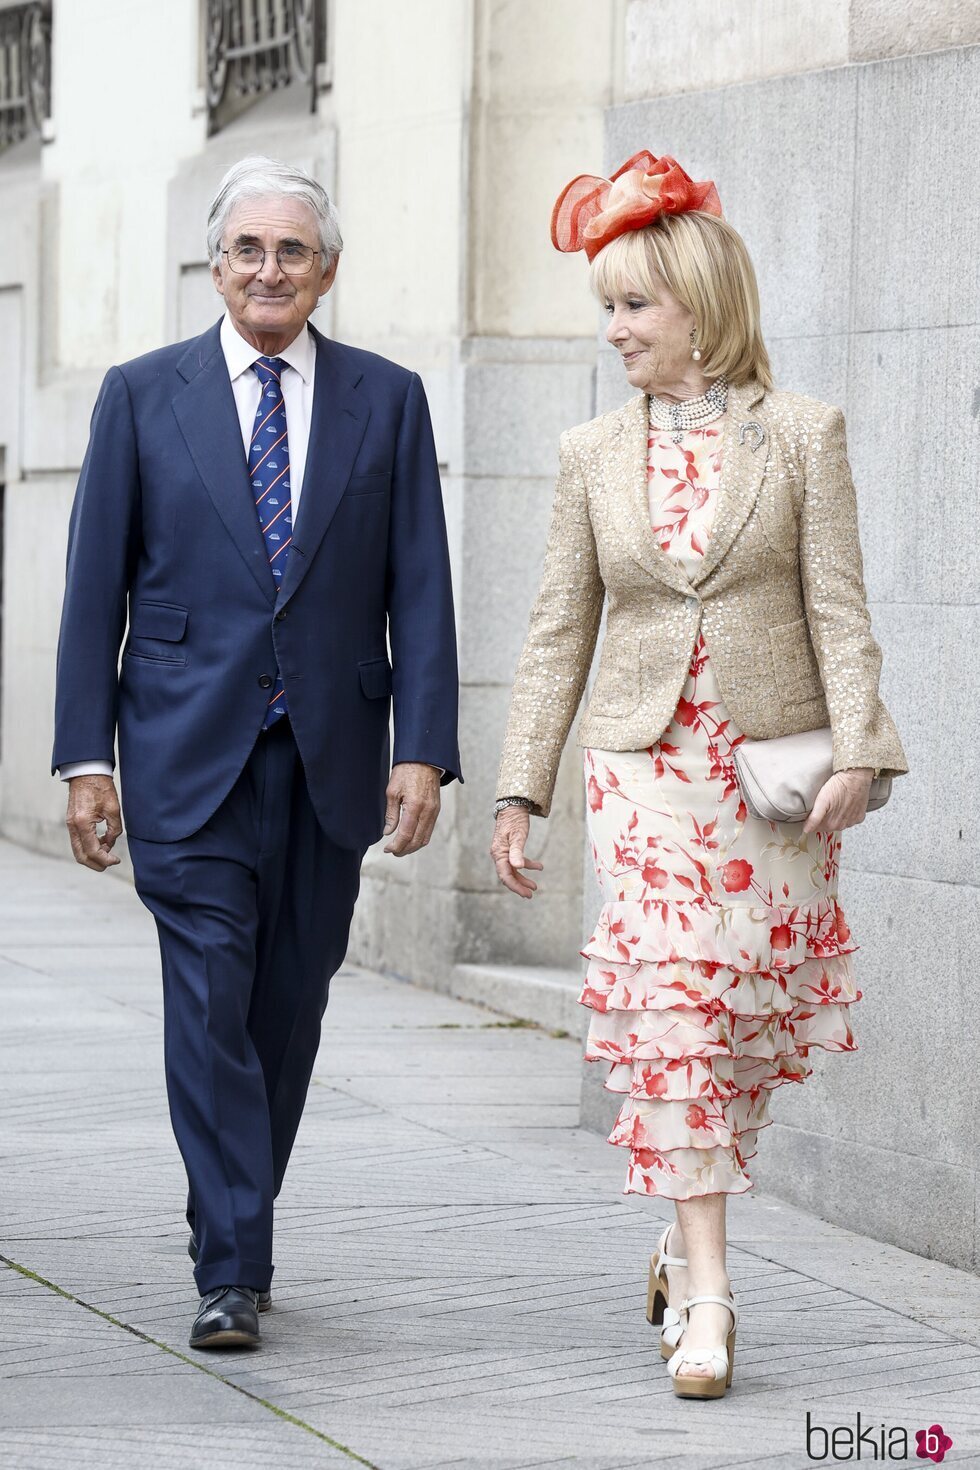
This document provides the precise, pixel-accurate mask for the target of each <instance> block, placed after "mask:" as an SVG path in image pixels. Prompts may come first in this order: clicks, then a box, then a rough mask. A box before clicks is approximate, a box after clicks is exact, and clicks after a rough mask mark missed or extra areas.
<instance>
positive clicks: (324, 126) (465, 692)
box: [0, 0, 980, 1266]
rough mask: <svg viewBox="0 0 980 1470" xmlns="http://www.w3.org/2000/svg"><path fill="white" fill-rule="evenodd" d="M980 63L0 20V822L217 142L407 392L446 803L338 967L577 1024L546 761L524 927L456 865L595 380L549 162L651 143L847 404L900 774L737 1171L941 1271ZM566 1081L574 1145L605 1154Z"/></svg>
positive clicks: (564, 12)
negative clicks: (433, 493) (118, 426)
mask: <svg viewBox="0 0 980 1470" xmlns="http://www.w3.org/2000/svg"><path fill="white" fill-rule="evenodd" d="M978 42H980V4H978V3H977V0H956V3H950V0H942V3H941V0H924V3H920V4H918V5H912V4H911V3H904V0H823V3H821V4H820V5H819V6H816V5H813V6H808V7H800V6H799V5H797V4H794V3H792V0H726V3H724V4H722V3H721V0H409V3H407V4H396V3H394V0H167V3H166V4H163V3H161V0H86V3H85V4H84V5H81V4H78V3H76V0H35V3H31V4H24V3H17V4H10V3H7V0H0V53H2V54H3V62H4V64H3V66H0V201H2V208H3V218H4V223H5V228H4V230H3V232H2V238H0V334H2V338H3V341H4V343H5V346H6V349H7V351H6V357H7V363H8V375H7V381H6V392H5V393H3V394H0V453H2V465H0V482H2V484H3V520H2V526H3V583H2V604H0V608H2V625H3V628H2V703H0V742H2V746H0V826H2V830H3V832H4V833H5V834H6V835H8V836H9V837H12V838H14V839H15V840H18V841H22V842H25V843H28V844H30V845H33V846H37V847H40V848H42V849H44V850H47V851H50V852H55V853H59V854H62V855H64V854H65V853H66V851H67V844H66V840H65V835H64V825H63V821H64V792H63V790H62V788H61V787H60V785H59V784H58V783H57V782H54V781H52V780H51V778H50V775H49V773H48V766H47V754H48V750H49V746H50V729H51V709H52V700H53V670H54V650H55V644H56V638H57V626H58V617H59V612H60V595H61V585H62V578H63V558H64V546H65V534H66V528H67V518H68V511H69V508H70V504H71V497H72V493H73V490H74V483H75V478H76V476H77V472H78V467H79V465H80V462H81V457H82V454H83V453H84V448H85V442H86V437H87V429H88V419H89V415H90V412H91V408H92V405H93V403H94V399H95V395H96V392H97V390H98V385H99V382H100V380H101V377H102V374H103V373H104V371H105V369H106V368H107V367H108V366H109V365H110V364H111V363H113V362H117V361H121V360H125V359H126V358H129V357H132V356H134V355H136V354H138V353H140V352H143V351H147V350H149V349H151V348H153V347H156V346H158V345H160V344H161V343H163V342H165V341H173V340H177V339H179V338H183V337H187V336H190V335H192V334H194V333H196V332H198V331H200V330H202V329H203V328H204V327H206V326H207V325H208V324H209V323H210V322H212V321H213V320H215V319H216V318H217V316H218V315H219V314H220V311H219V301H218V298H217V296H216V295H215V294H214V291H213V286H212V284H211V280H210V275H209V271H208V266H207V259H206V252H205V247H204V217H205V212H206V206H207V201H208V199H209V197H210V195H211V193H212V191H213V189H214V186H215V184H216V182H217V179H218V178H219V177H220V175H221V173H222V172H223V170H224V169H225V167H227V165H228V164H229V163H230V162H232V161H233V160H235V159H237V158H240V157H242V156H243V155H245V154H247V153H253V152H262V153H267V154H272V155H276V156H281V157H284V158H288V159H291V160H293V161H295V162H298V163H301V164H303V165H304V166H306V167H308V168H310V169H312V170H313V171H314V172H315V173H316V174H317V176H318V177H319V178H321V179H322V181H323V182H324V183H325V184H326V185H327V187H328V188H329V189H330V191H331V192H332V194H333V195H334V197H335V199H336V201H337V204H338V207H339V211H340V216H341V223H342V226H343V231H344V238H345V246H346V248H345V252H344V256H343V259H342V262H341V267H340V272H339V276H338V281H337V285H336V286H335V288H334V290H333V291H332V292H331V293H330V294H329V296H328V297H327V298H326V300H325V303H324V305H323V306H322V307H321V308H320V310H319V312H318V316H317V318H316V320H317V322H318V325H319V326H320V327H321V329H322V330H324V331H326V332H328V333H332V334H334V335H336V336H338V337H339V338H341V339H342V340H345V341H348V342H352V343H355V344H356V345H359V346H364V347H368V348H371V349H373V350H375V351H379V352H382V353H384V354H385V355H386V356H389V357H393V358H395V359H396V360H398V361H400V362H403V363H405V364H406V365H408V366H411V367H412V368H413V369H415V370H417V371H418V372H419V373H420V374H421V376H422V378H423V381H424V383H425V387H426V391H427V393H428V396H429V401H430V405H431V408H432V413H433V420H434V426H435V431H436V440H437V448H438V453H439V458H440V463H441V467H442V473H443V484H444V493H445V503H446V510H447V516H448V520H449V527H450V539H451V546H452V553H453V562H454V576H455V586H456V596H457V606H458V634H459V645H460V665H461V675H462V686H463V687H462V705H461V712H462V727H461V748H462V762H463V770H464V775H465V777H466V781H465V785H464V786H462V787H460V786H457V785H453V786H451V787H449V788H446V789H445V791H444V803H443V813H442V816H441V818H440V823H439V827H438V829H437V834H436V838H435V840H434V841H433V843H432V844H431V846H430V847H429V848H428V849H426V850H425V851H424V852H423V853H421V854H418V855H417V856H416V857H414V858H412V859H410V860H408V861H398V860H395V859H393V858H390V857H386V856H385V855H384V854H383V853H382V852H381V850H380V847H379V848H378V849H375V850H374V851H373V852H372V853H371V854H369V856H368V858H367V860H366V862H365V866H364V873H363V885H362V898H361V903H360V906H359V910H358V915H357V919H356V922H355V931H354V935H353V940H352V954H353V956H354V957H355V958H357V959H359V960H361V961H362V962H364V963H368V964H371V965H375V966H378V967H379V968H382V969H385V970H388V971H390V972H393V973H397V974H401V975H404V976H406V977H408V978H411V979H414V980H418V981H420V982H423V983H426V984H430V985H434V986H437V987H441V988H445V989H452V990H455V991H456V992H458V993H461V994H465V995H469V996H472V997H473V998H477V999H483V1000H486V1001H488V1002H489V1003H491V1004H494V1005H497V1006H498V1007H500V1008H501V1009H504V1010H507V1011H509V1012H511V1013H512V1014H515V1015H526V1016H530V1017H533V1018H538V1019H542V1020H544V1022H545V1023H546V1024H548V1025H549V1026H552V1027H561V1028H563V1029H566V1030H574V1031H578V1030H579V1029H581V1021H580V1008H577V1007H576V1005H575V994H576V990H577V984H578V977H579V957H578V948H579V945H580V944H581V942H582V940H583V937H584V934H585V933H587V932H588V930H589V929H590V928H591V925H592V921H593V918H594V915H595V911H596V909H597V906H598V899H597V896H596V894H595V892H594V888H593V884H592V880H591V877H590V875H589V874H588V871H587V865H586V863H585V854H584V851H583V825H582V824H583V811H582V794H581V789H580V776H579V762H578V752H577V751H576V749H575V748H574V747H571V746H570V748H569V750H568V752H567V753H566V758H565V761H564V764H563V769H562V772H561V776H560V779H559V788H558V794H557V798H556V802H555V807H554V812H553V815H552V816H551V817H550V819H549V820H548V822H547V823H535V826H534V839H535V849H534V850H535V852H536V854H537V855H539V856H541V857H542V858H543V860H544V862H545V864H546V871H545V882H544V884H543V885H542V888H541V891H540V892H539V894H538V896H537V897H536V899H535V901H534V903H533V904H526V903H518V902H516V901H515V900H513V899H512V898H511V897H510V896H509V895H507V894H506V893H505V892H504V891H503V890H502V889H501V888H500V887H499V885H498V884H497V881H496V878H495V875H494V873H493V869H492V867H491V865H490V863H489V860H488V856H487V852H488V846H489V840H490V832H491V823H490V819H489V815H488V813H489V808H490V804H491V799H492V795H493V790H494V786H495V776H496V766H497V757H498V751H499V745H500V738H501V732H502V729H503V723H504V719H505V716H506V709H507V702H508V694H509V682H510V679H511V676H512V673H513V669H514V666H515V664H516V661H517V656H518V653H519V651H520V646H521V642H522V639H523V635H524V630H525V627H526V620H527V613H528V609H529V606H530V602H531V599H532V597H533V594H534V590H535V586H536V581H537V576H538V571H539V568H540V563H541V556H542V553H543V548H544V539H545V534H546V529H547V523H548V518H549V514H550V500H551V488H552V483H553V475H554V470H555V466H556V461H557V455H556V447H557V441H558V435H559V433H560V432H561V430H562V429H564V428H566V427H568V426H569V425H571V424H573V423H576V422H579V421H581V420H583V419H587V418H589V417H591V416H592V415H593V414H594V413H595V412H597V411H602V410H604V409H606V408H608V407H611V406H613V405H615V404H616V403H618V402H620V401H622V399H623V398H624V397H625V396H626V392H627V391H628V390H626V389H625V385H624V384H623V383H622V381H621V379H620V378H619V365H618V363H617V362H616V361H615V360H613V358H612V357H611V354H610V353H609V352H608V350H607V349H606V348H605V344H604V342H603V341H602V338H601V336H597V331H596V327H597V315H596V309H595V306H594V304H593V303H592V302H591V301H590V300H589V297H588V294H587V291H586V288H585V279H584V269H583V265H582V261H581V260H580V259H579V258H577V257H570V258H561V257H558V256H556V255H555V254H554V252H553V250H552V248H551V245H550V242H549V239H548V230H547V223H548V217H549V213H550V209H551V204H552V202H553V200H554V197H555V195H556V193H557V192H558V189H559V188H560V187H561V185H562V184H564V183H565V182H566V180H567V179H568V178H569V177H570V176H571V175H572V174H574V173H577V172H602V171H604V170H605V169H608V168H611V167H614V166H616V165H617V164H618V163H620V162H621V161H622V160H623V159H624V158H625V157H627V156H628V155H629V154H630V153H632V152H634V151H635V150H636V149H637V148H639V147H644V146H648V147H650V148H652V149H653V150H654V151H656V152H659V153H664V152H667V153H671V154H674V155H676V156H677V157H679V158H680V159H681V161H682V162H683V163H684V165H685V166H686V167H687V168H688V169H689V171H690V172H691V173H692V174H693V175H694V176H695V177H697V178H713V179H715V180H716V181H717V183H718V187H719V192H720V194H721V198H722V201H723V204H724V207H725V211H726V214H727V215H728V217H729V218H730V219H731V221H732V223H733V224H735V225H736V227H737V228H739V229H740V230H741V231H742V233H743V234H744V235H745V237H746V239H747V241H748V244H749V247H750V249H751V251H752V254H753V257H754V259H755V261H756V264H757V268H758V272H759V277H760V287H761V291H762V299H763V323H764V327H765V330H766V335H767V340H768V341H769V344H770V347H771V350H772V354H773V358H774V364H775V368H776V373H777V378H778V381H779V382H780V384H781V385H783V386H786V387H792V388H795V389H798V390H799V391H803V392H809V393H814V394H816V395H818V396H820V397H823V398H826V399H828V400H830V401H832V402H835V403H839V404H841V405H842V406H844V408H845V410H846V412H847V418H848V428H849V439H850V452H851V458H852V462H853V466H854V470H855V476H856V479H857V482H858V487H859V496H860V503H861V524H862V533H863V539H864V547H865V558H866V580H867V584H868V592H869V599H870V602H871V606H872V616H873V619H874V624H875V629H876V633H877V635H878V637H879V640H880V642H881V643H882V645H883V648H884V651H885V675H884V686H883V692H884V696H885V699H886V701H887V702H888V704H889V707H890V709H891V710H892V712H893V713H894V715H895V717H896V719H897V721H898V723H899V727H900V729H901V731H902V734H903V737H904V739H905V741H906V746H907V750H908V753H909V757H910V762H911V765H912V774H911V775H910V776H909V777H906V778H904V779H903V780H902V781H901V782H900V783H899V784H898V785H897V788H896V796H895V799H894V800H893V802H892V804H891V805H890V806H889V807H888V808H887V809H886V810H885V811H884V812H882V813H880V814H877V815H876V816H874V817H873V818H871V819H869V820H868V822H867V823H865V824H864V825H863V826H862V827H861V828H859V829H856V830H855V831H853V832H851V833H849V834H848V836H847V838H846V840H845V850H844V870H843V873H842V885H841V886H842V897H843V901H844V904H845V907H846V909H847V912H848V914H849V917H850V919H851V922H852V925H853V928H854V930H855V933H856V934H857V936H858V938H859V940H860V942H861V944H862V951H861V954H860V955H859V963H860V966H861V968H860V976H861V984H862V987H863V989H864V992H865V999H864V1000H863V1001H862V1003H861V1005H860V1006H859V1007H858V1008H857V1016H856V1023H857V1026H858V1030H859V1041H860V1043H861V1048H862V1049H861V1051H860V1052H859V1053H858V1054H857V1055H856V1056H854V1057H849V1058H840V1059H829V1060H828V1061H827V1062H826V1063H825V1064H824V1065H822V1066H818V1069H817V1076H816V1077H815V1078H814V1079H812V1080H811V1081H810V1082H809V1083H808V1084H807V1086H806V1088H803V1089H799V1090H798V1095H792V1096H790V1095H788V1094H789V1093H790V1092H791V1091H792V1092H794V1093H795V1091H796V1090H791V1089H786V1088H784V1089H782V1090H781V1092H780V1094H779V1096H778V1098H777V1102H776V1106H775V1109H774V1112H775V1116H776V1118H777V1122H776V1123H775V1124H774V1126H773V1128H772V1129H771V1131H770V1135H769V1136H768V1137H767V1138H766V1139H765V1147H764V1149H763V1151H762V1153H761V1155H760V1159H759V1166H760V1167H759V1171H758V1177H759V1179H760V1182H762V1183H764V1184H765V1185H766V1186H767V1187H769V1188H771V1189H773V1190H774V1191H776V1192H777V1193H781V1194H783V1195H785V1196H787V1197H789V1198H792V1199H793V1200H795V1201H798V1202H801V1203H804V1204H807V1205H808V1206H810V1207H811V1208H813V1209H814V1210H816V1211H817V1212H819V1213H824V1214H826V1215H827V1216H829V1217H831V1218H834V1219H837V1220H839V1221H842V1222H843V1223H847V1224H853V1225H855V1226H856V1227H857V1228H860V1229H861V1230H863V1231H865V1232H866V1233H872V1234H876V1235H878V1236H879V1237H880V1238H882V1239H887V1240H891V1241H895V1242H897V1243H899V1244H902V1245H907V1246H909V1247H910V1248H912V1249H915V1250H919V1251H922V1252H925V1253H930V1254H935V1255H936V1256H939V1257H942V1258H943V1259H946V1260H948V1261H951V1262H953V1263H955V1264H957V1265H961V1266H964V1265H965V1266H969V1265H973V1266H976V1265H977V1262H978V1259H980V1241H978V1237H977V1235H976V1233H975V1231H976V1229H977V1226H976V1225H975V1220H980V1211H978V1210H976V1208H975V1206H976V1204H977V1177H978V1176H977V1170H978V1153H977V1149H978V1144H980V1108H978V1103H977V1100H976V1096H975V1090H974V1088H973V1081H972V1065H971V1064H972V1061H973V1052H974V1044H975V1042H976V1040H977V1029H978V1028H977V1023H976V1021H975V1019H974V1006H973V997H972V991H971V987H970V967H969V965H968V954H967V950H968V946H969V945H971V944H972V942H973V940H974V937H975V931H976V929H977V927H978V918H980V906H978V903H977V896H978V895H977V878H976V873H977V855H978V854H977V845H978V844H977V830H978V825H977V822H976V820H975V818H976V805H977V798H976V794H975V793H976V791H977V787H978V783H977V781H976V780H975V779H973V777H974V776H975V767H976V755H975V747H974V746H973V745H972V743H971V741H970V738H969V728H968V727H969V725H970V723H971V722H972V718H973V715H974V711H975V710H976V708H977V703H978V699H977V687H976V680H975V676H974V675H973V673H972V668H971V658H970V655H969V649H970V646H971V645H970V640H971V635H975V633H976V618H977V600H978V599H977V581H978V565H980V563H978V559H977V556H976V553H975V550H974V547H973V545H972V539H971V535H970V531H971V529H972V527H973V526H974V525H975V523H976V515H975V509H974V506H975V496H976V489H977V485H976V480H977V470H976V464H977V449H978V445H977V442H976V441H977V436H978V434H980V386H978V385H980V376H978V372H977V366H976V364H977V361H978V352H977V348H978V345H980V344H978V332H980V327H978V325H977V272H976V266H975V263H974V253H975V251H974V246H973V235H974V233H975V222H974V216H975V210H976V205H975V199H976V197H977V171H978V164H977V157H976V150H975V149H974V148H972V147H971V144H970V140H971V138H972V137H973V136H974V135H975V114H976V101H975V98H976V94H977V86H978V80H980V48H978V45H977V43H978ZM964 530H965V532H966V534H964ZM93 881H95V880H94V878H93ZM599 1070H601V1069H596V1068H589V1069H586V1070H585V1073H584V1078H583V1117H584V1118H585V1120H586V1121H588V1122H589V1123H590V1124H591V1125H592V1126H595V1127H598V1128H601V1127H605V1126H607V1123H608V1120H609V1118H610V1116H611V1114H610V1104H611V1099H610V1098H609V1097H608V1095H606V1094H604V1093H603V1092H602V1091H601V1087H600V1083H601V1078H600V1077H599V1076H598V1075H597V1072H598V1071H599ZM939 1079H941V1086H940V1085H937V1083H938V1081H939Z"/></svg>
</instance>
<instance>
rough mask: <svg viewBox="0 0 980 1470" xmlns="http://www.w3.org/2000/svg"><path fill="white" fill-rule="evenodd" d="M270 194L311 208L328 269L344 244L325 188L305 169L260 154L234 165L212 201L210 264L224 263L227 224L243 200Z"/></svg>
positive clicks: (324, 266) (209, 216)
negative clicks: (224, 240)
mask: <svg viewBox="0 0 980 1470" xmlns="http://www.w3.org/2000/svg"><path fill="white" fill-rule="evenodd" d="M270 194H286V195H289V197H290V198H292V199H300V200H302V202H303V203H304V204H308V205H309V207H310V209H312V211H313V213H314V214H315V215H316V220H317V225H318V227H319V230H320V250H321V253H322V255H323V269H324V270H329V268H330V266H332V265H333V263H334V261H335V260H336V259H337V257H338V256H339V255H340V252H341V251H342V250H343V248H344V241H343V238H342V236H341V233H340V220H339V219H338V218H337V211H336V209H335V208H334V206H333V204H332V203H331V200H330V196H329V195H328V193H327V191H326V189H324V188H323V186H322V184H318V183H317V181H316V179H314V178H313V177H312V175H310V174H308V173H306V171H305V170H304V169H301V168H295V167H293V165H292V164H289V163H280V161H279V160H278V159H276V158H263V157H262V156H261V155H259V154H255V155H254V156H253V157H251V158H243V159H242V160H241V162H239V163H234V164H232V166H231V168H230V169H229V170H228V172H227V173H226V174H225V176H224V178H223V179H222V180H221V183H220V184H219V185H218V191H217V193H216V194H215V196H214V198H213V199H212V201H211V207H210V209H209V210H208V259H209V260H210V262H211V264H212V265H220V263H221V241H222V239H223V237H224V233H225V225H226V224H227V223H228V216H229V215H230V214H231V212H232V210H233V209H234V208H235V206H236V204H239V203H240V202H241V201H242V200H243V199H260V198H266V197H268V195H270Z"/></svg>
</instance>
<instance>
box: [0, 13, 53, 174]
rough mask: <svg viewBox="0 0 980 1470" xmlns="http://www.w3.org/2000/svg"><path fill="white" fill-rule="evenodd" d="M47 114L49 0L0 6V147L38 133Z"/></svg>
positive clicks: (49, 92)
mask: <svg viewBox="0 0 980 1470" xmlns="http://www.w3.org/2000/svg"><path fill="white" fill-rule="evenodd" d="M50 114H51V0H30V3H28V4H23V5H12V6H6V7H5V8H4V9H2V10H0V149H3V148H9V147H10V145H11V144H12V143H19V142H20V141H21V139H22V138H26V137H28V136H29V134H31V133H40V132H41V130H42V128H43V126H44V122H45V119H46V118H48V117H49V116H50Z"/></svg>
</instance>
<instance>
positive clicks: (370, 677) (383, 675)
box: [357, 658, 391, 699]
mask: <svg viewBox="0 0 980 1470" xmlns="http://www.w3.org/2000/svg"><path fill="white" fill-rule="evenodd" d="M357 672H358V674H359V675H360V678H361V691H362V693H363V694H364V695H365V696H366V698H368V699H384V698H386V697H387V695H389V694H390V693H391V665H390V664H389V662H388V660H387V659H386V658H369V659H365V660H364V662H363V663H360V664H358V666H357Z"/></svg>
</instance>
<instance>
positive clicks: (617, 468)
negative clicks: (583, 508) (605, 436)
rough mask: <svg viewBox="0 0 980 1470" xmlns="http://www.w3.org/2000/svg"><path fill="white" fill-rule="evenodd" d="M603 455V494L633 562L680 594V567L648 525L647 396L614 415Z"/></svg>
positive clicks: (684, 583)
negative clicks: (604, 493) (660, 544)
mask: <svg viewBox="0 0 980 1470" xmlns="http://www.w3.org/2000/svg"><path fill="white" fill-rule="evenodd" d="M608 432H609V440H608V443H607V447H606V453H605V455H604V456H603V460H604V467H605V468H604V474H605V480H606V494H607V496H608V499H609V504H610V508H611V511H612V514H613V518H614V520H615V521H616V524H617V525H618V526H619V529H620V531H621V533H622V534H623V536H624V537H625V539H626V544H627V546H628V548H629V552H630V555H631V556H632V558H633V560H634V561H635V562H638V563H639V565H640V566H641V567H643V569H644V570H645V571H647V572H649V573H650V575H651V576H652V577H657V578H659V580H660V581H661V582H666V583H667V584H668V586H670V587H674V588H676V589H677V590H678V591H680V592H690V590H691V584H690V582H689V581H688V579H687V577H686V576H685V574H684V572H683V571H682V569H681V567H680V566H679V565H678V564H677V562H675V561H674V560H673V559H672V558H671V557H669V556H668V555H667V553H666V552H665V551H662V550H661V549H660V547H659V546H658V545H657V541H656V537H655V536H654V534H653V530H652V528H651V525H650V501H649V492H648V489H647V447H648V445H647V440H648V434H649V427H648V415H647V397H646V394H645V393H640V394H638V395H637V397H636V398H631V399H630V401H629V403H627V404H626V406H625V407H624V408H622V409H621V410H620V411H619V413H618V414H616V415H615V417H614V418H613V421H612V423H611V425H610V428H609V431H608Z"/></svg>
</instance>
